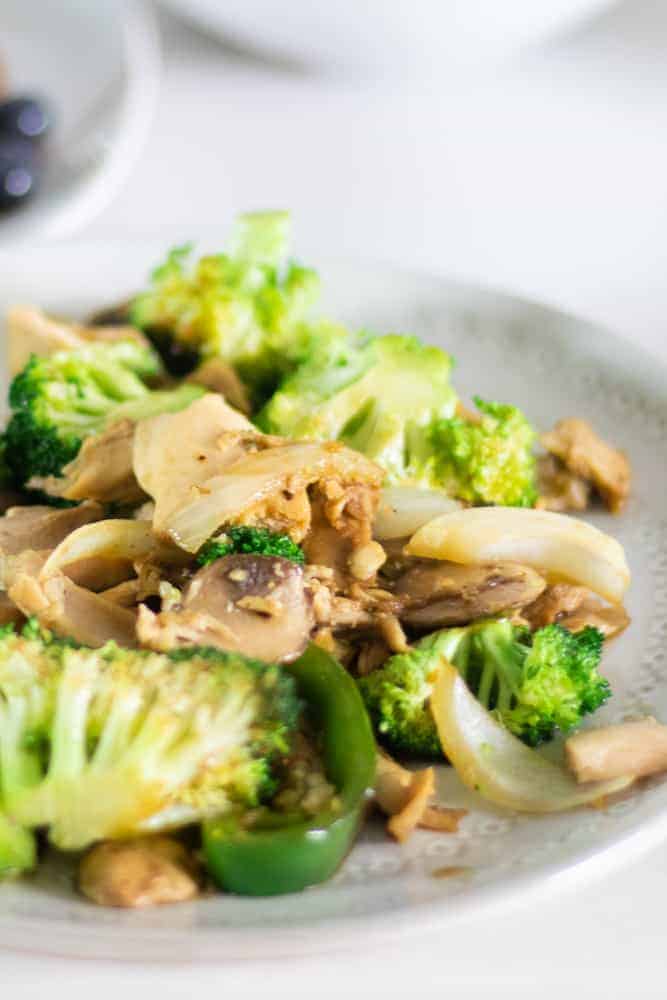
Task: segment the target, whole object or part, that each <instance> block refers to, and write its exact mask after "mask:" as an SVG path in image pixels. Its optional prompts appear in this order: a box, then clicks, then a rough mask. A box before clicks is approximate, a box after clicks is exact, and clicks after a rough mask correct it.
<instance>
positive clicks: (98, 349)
mask: <svg viewBox="0 0 667 1000" xmlns="http://www.w3.org/2000/svg"><path fill="white" fill-rule="evenodd" d="M160 370H161V368H160V362H159V359H158V357H157V355H156V354H155V353H154V352H153V351H152V350H151V349H150V348H148V347H146V346H144V345H141V344H137V343H135V342H133V341H118V342H113V343H103V344H91V345H90V346H87V347H83V348H80V349H78V350H75V351H60V352H58V353H56V354H53V355H51V356H50V357H37V356H36V355H33V356H32V357H31V358H30V361H29V362H28V364H27V365H26V367H25V368H24V369H23V371H22V372H20V373H19V374H18V375H17V376H16V377H15V378H14V380H13V382H12V384H11V386H10V390H9V405H10V408H11V417H10V420H9V423H8V425H7V429H6V431H5V435H4V446H5V452H4V457H5V461H6V463H7V465H8V467H9V469H10V470H11V472H12V475H13V477H14V479H15V481H16V482H17V483H19V484H21V483H25V482H27V481H28V480H29V479H30V478H31V477H32V476H48V475H58V474H59V473H60V472H61V470H62V468H63V467H64V466H65V465H67V463H68V462H70V461H71V460H72V459H73V458H75V457H76V455H77V453H78V451H79V448H80V447H81V444H82V442H83V440H84V438H86V437H88V436H90V435H91V434H96V433H98V432H99V431H102V430H104V429H105V427H107V426H108V425H109V424H110V423H113V422H114V421H116V420H122V419H124V418H127V419H130V420H140V419H142V418H144V417H148V416H153V415H154V414H156V413H163V412H167V411H175V410H180V409H183V408H184V407H186V406H188V405H189V404H190V403H191V402H193V400H195V399H197V398H198V397H199V396H201V395H202V394H203V392H204V390H203V389H202V388H201V387H200V386H195V385H182V386H179V387H178V388H176V389H172V390H152V389H150V388H149V387H148V385H147V384H146V382H145V379H148V378H151V377H153V376H155V375H157V374H159V372H160Z"/></svg>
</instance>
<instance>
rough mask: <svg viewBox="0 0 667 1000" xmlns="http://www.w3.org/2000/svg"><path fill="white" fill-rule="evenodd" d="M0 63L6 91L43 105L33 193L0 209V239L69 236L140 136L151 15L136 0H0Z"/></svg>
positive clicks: (154, 42)
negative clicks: (43, 140) (40, 160)
mask: <svg viewBox="0 0 667 1000" xmlns="http://www.w3.org/2000/svg"><path fill="white" fill-rule="evenodd" d="M0 60H2V63H3V66H4V67H5V68H6V72H7V76H8V80H9V84H10V91H11V93H17V94H19V93H23V92H26V93H30V94H38V95H43V96H44V98H46V99H47V100H48V101H49V104H50V105H51V106H52V107H53V110H54V116H55V124H54V128H53V132H52V135H51V137H50V140H49V153H48V158H47V163H46V171H45V175H44V179H43V183H42V185H41V188H40V190H39V192H38V193H37V194H36V195H35V197H34V198H33V199H32V200H31V201H30V203H29V204H26V205H25V206H23V207H22V208H20V209H17V210H16V211H15V212H13V213H11V215H0V242H2V243H5V242H7V243H9V242H10V241H15V240H16V239H28V238H31V239H34V238H40V239H45V240H46V239H53V238H60V237H62V236H66V235H68V234H70V233H73V232H75V231H76V230H77V229H79V228H80V227H81V226H83V225H84V224H85V223H86V222H88V221H90V219H91V218H92V217H93V216H94V215H96V214H97V213H98V212H100V211H101V210H102V209H103V208H104V207H105V205H107V204H108V202H109V201H110V200H111V199H112V198H113V196H114V195H115V193H116V191H117V190H118V189H119V188H120V186H121V185H122V184H123V183H124V181H125V179H126V178H127V176H128V174H129V172H130V170H131V169H132V166H133V165H134V163H135V161H136V159H137V157H138V155H139V153H140V152H141V149H142V148H143V143H144V141H145V139H146V137H147V134H148V130H149V128H150V124H151V122H152V119H153V111H154V109H155V104H156V100H157V96H158V90H159V75H160V74H159V63H160V58H159V44H158V35H157V29H156V25H155V20H154V16H153V14H152V11H151V8H150V6H149V5H148V4H145V3H143V2H141V0H94V3H90V2H88V0H49V2H48V3H40V4H34V3H30V2H26V0H2V3H1V4H0Z"/></svg>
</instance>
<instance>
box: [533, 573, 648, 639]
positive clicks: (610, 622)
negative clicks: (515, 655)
mask: <svg viewBox="0 0 667 1000" xmlns="http://www.w3.org/2000/svg"><path fill="white" fill-rule="evenodd" d="M521 614H522V616H523V617H524V618H525V619H526V621H527V622H528V623H529V624H530V626H531V628H534V629H537V628H543V627H544V626H545V625H551V624H553V623H558V624H560V625H563V626H564V627H565V628H567V629H569V630H570V632H580V631H581V630H582V629H583V628H586V626H587V625H592V626H593V627H594V628H597V629H599V630H600V632H602V634H603V635H604V636H605V638H607V639H609V638H611V637H612V636H614V635H618V633H619V632H622V631H623V629H625V628H627V626H628V625H629V624H630V616H629V615H628V613H627V611H626V610H625V608H624V607H623V606H622V605H620V604H604V602H603V601H601V600H600V598H599V597H597V596H596V595H595V594H593V593H592V592H591V591H590V590H587V589H586V587H575V586H574V585H573V584H570V583H556V584H554V585H553V586H551V587H547V589H546V590H545V591H544V593H543V594H541V595H540V597H538V599H537V600H536V601H535V602H534V603H533V604H531V605H529V606H528V607H527V608H524V609H523V611H522V612H521Z"/></svg>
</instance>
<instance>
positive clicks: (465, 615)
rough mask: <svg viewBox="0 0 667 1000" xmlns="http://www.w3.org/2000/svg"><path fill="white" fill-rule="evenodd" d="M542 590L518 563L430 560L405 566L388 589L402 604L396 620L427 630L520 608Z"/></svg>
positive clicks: (542, 584)
mask: <svg viewBox="0 0 667 1000" xmlns="http://www.w3.org/2000/svg"><path fill="white" fill-rule="evenodd" d="M545 586H546V583H545V581H544V580H543V579H542V577H541V576H540V575H539V573H536V572H535V570H534V569H531V568H530V567H529V566H521V565H520V564H519V563H514V562H496V563H483V564H481V565H472V566H462V565H460V564H457V563H450V562H444V561H442V560H439V559H434V560H429V561H418V562H416V563H415V564H414V565H412V566H410V567H409V568H408V569H407V570H406V571H405V573H402V574H401V575H400V576H399V577H398V579H397V580H396V582H395V583H394V585H393V588H392V589H393V592H394V593H395V594H396V596H397V597H398V598H400V600H401V611H400V618H401V621H402V622H404V623H405V624H406V625H409V626H410V627H413V628H418V629H421V630H422V631H426V630H431V629H436V628H444V627H446V626H448V625H467V624H468V623H469V622H471V621H474V620H475V619H476V618H490V617H493V616H496V615H502V614H506V613H508V612H509V611H511V610H514V609H518V608H523V607H524V606H525V605H527V604H530V603H531V602H532V601H535V599H536V598H538V597H539V595H540V594H541V593H542V591H543V590H544V588H545Z"/></svg>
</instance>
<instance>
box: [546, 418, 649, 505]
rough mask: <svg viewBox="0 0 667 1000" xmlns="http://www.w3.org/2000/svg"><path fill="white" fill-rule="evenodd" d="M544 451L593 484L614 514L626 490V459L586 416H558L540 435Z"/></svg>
mask: <svg viewBox="0 0 667 1000" xmlns="http://www.w3.org/2000/svg"><path fill="white" fill-rule="evenodd" d="M541 441H542V444H543V445H544V447H545V448H546V450H547V451H548V452H550V453H551V454H552V455H555V456H556V457H557V458H559V459H560V460H561V461H562V462H563V463H564V465H565V466H566V468H568V469H569V470H570V471H571V472H573V473H574V474H575V476H580V477H581V478H582V479H586V480H588V481H589V482H591V483H592V484H593V486H594V487H595V489H596V490H597V492H598V493H599V494H600V496H601V497H602V500H603V501H604V503H605V505H606V506H607V507H608V508H609V510H610V511H611V512H612V513H614V514H618V513H619V512H620V511H621V510H622V509H623V507H624V506H625V502H626V500H627V499H628V495H629V493H630V479H631V471H630V463H629V462H628V459H627V457H626V456H625V455H624V454H623V452H621V451H619V450H618V449H617V448H613V447H612V446H611V445H610V444H607V442H606V441H603V440H602V438H601V437H599V436H598V435H597V434H596V433H595V431H594V430H593V428H592V427H591V425H590V424H589V423H588V422H587V421H586V420H579V419H577V418H576V417H569V418H568V419H566V420H559V422H558V423H557V424H556V426H555V427H554V429H553V430H551V431H548V432H547V433H546V434H543V435H542V437H541Z"/></svg>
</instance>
